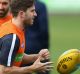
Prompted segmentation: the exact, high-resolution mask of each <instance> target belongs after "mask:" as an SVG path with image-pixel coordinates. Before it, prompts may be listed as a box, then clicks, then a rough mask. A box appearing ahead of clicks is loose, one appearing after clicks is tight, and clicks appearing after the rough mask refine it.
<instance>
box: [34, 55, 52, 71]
mask: <svg viewBox="0 0 80 74" xmlns="http://www.w3.org/2000/svg"><path fill="white" fill-rule="evenodd" d="M40 60H41V56H39V57H38V59H37V60H36V61H35V62H34V63H33V65H32V67H33V69H34V71H38V72H46V71H50V70H51V69H52V68H53V66H51V65H52V64H53V63H52V62H45V63H41V62H40Z"/></svg>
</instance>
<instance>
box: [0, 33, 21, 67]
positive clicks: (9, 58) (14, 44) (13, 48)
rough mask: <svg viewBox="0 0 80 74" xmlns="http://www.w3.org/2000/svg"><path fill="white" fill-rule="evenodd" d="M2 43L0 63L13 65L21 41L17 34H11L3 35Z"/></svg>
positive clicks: (0, 44) (0, 46) (0, 45)
mask: <svg viewBox="0 0 80 74" xmlns="http://www.w3.org/2000/svg"><path fill="white" fill-rule="evenodd" d="M0 40H1V43H0V64H1V65H4V66H12V63H13V61H14V59H15V56H16V53H17V51H18V49H19V45H20V41H19V38H18V37H17V35H16V34H9V35H6V36H4V37H2V38H1V39H0Z"/></svg>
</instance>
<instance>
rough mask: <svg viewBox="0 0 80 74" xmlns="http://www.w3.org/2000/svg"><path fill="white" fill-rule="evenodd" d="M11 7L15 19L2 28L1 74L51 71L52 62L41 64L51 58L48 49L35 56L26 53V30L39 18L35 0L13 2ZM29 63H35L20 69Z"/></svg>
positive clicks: (14, 0) (0, 32)
mask: <svg viewBox="0 0 80 74" xmlns="http://www.w3.org/2000/svg"><path fill="white" fill-rule="evenodd" d="M10 7H11V13H12V16H13V18H12V19H11V20H10V21H8V22H6V23H4V24H3V25H2V26H1V27H0V74H28V73H33V72H35V71H42V72H45V71H48V70H51V68H52V67H53V66H51V64H52V62H46V63H41V62H40V61H42V60H43V59H48V58H49V51H48V50H47V49H43V50H41V51H40V52H39V53H38V54H33V55H27V54H25V53H24V50H25V37H24V31H25V29H24V28H25V26H26V25H28V24H30V25H32V24H33V20H34V18H35V16H37V14H36V12H35V6H34V0H13V1H12V3H11V6H10ZM25 24H26V25H25ZM29 62H34V63H33V64H32V65H31V66H27V67H20V65H21V63H22V64H27V63H29Z"/></svg>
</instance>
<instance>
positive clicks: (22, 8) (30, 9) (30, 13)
mask: <svg viewBox="0 0 80 74" xmlns="http://www.w3.org/2000/svg"><path fill="white" fill-rule="evenodd" d="M10 7H11V12H12V15H13V17H20V19H21V20H22V21H23V23H25V24H33V20H34V17H35V16H37V14H36V12H35V5H34V0H13V1H12V3H11V6H10Z"/></svg>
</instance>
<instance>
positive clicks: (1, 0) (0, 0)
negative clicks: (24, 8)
mask: <svg viewBox="0 0 80 74" xmlns="http://www.w3.org/2000/svg"><path fill="white" fill-rule="evenodd" d="M3 2H7V3H9V0H0V3H3Z"/></svg>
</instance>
